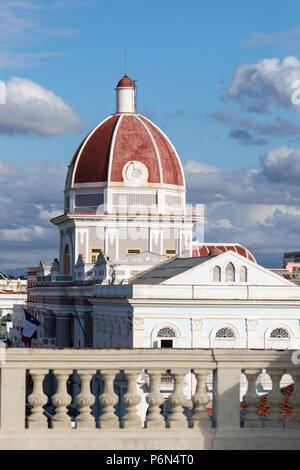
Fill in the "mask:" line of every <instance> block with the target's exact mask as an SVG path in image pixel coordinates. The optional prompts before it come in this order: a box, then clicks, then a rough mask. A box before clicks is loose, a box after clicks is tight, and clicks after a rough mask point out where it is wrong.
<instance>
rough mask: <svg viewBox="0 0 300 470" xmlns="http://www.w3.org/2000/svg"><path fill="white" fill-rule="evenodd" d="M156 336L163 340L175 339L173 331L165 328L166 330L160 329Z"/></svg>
mask: <svg viewBox="0 0 300 470" xmlns="http://www.w3.org/2000/svg"><path fill="white" fill-rule="evenodd" d="M157 336H158V337H159V336H160V337H163V338H175V337H176V334H175V331H174V330H173V329H172V328H169V327H166V328H161V329H160V330H159V332H158V333H157Z"/></svg>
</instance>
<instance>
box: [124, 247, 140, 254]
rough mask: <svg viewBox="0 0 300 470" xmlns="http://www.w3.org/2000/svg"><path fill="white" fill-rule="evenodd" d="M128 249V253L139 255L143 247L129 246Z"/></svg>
mask: <svg viewBox="0 0 300 470" xmlns="http://www.w3.org/2000/svg"><path fill="white" fill-rule="evenodd" d="M126 251H127V254H128V255H138V254H139V253H141V252H142V250H141V248H127V250H126Z"/></svg>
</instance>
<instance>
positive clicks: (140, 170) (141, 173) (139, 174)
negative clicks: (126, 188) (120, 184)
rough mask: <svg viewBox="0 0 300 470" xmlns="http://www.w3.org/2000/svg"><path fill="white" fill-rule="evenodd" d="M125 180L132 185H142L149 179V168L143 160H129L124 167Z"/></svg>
mask: <svg viewBox="0 0 300 470" xmlns="http://www.w3.org/2000/svg"><path fill="white" fill-rule="evenodd" d="M122 174H123V179H124V182H125V183H127V184H130V185H132V186H141V185H142V184H145V183H147V181H148V176H149V173H148V169H147V167H146V165H144V163H142V162H137V161H133V162H128V163H126V165H124V167H123V171H122Z"/></svg>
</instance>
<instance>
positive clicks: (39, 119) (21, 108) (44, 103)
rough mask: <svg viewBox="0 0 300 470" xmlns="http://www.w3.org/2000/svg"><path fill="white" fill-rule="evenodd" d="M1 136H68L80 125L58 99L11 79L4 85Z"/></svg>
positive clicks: (37, 85)
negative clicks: (4, 96)
mask: <svg viewBox="0 0 300 470" xmlns="http://www.w3.org/2000/svg"><path fill="white" fill-rule="evenodd" d="M1 107H2V112H1V113H0V133H1V134H17V133H20V134H24V133H25V134H37V135H40V136H50V135H61V134H72V133H76V132H79V131H80V130H82V128H83V121H82V120H81V119H80V118H79V117H78V116H77V114H76V113H75V111H74V110H73V109H72V108H71V107H70V106H69V105H67V104H66V103H65V102H64V101H63V100H62V98H60V97H59V96H57V95H55V94H54V93H53V92H52V91H49V90H46V89H45V88H43V87H42V86H40V85H39V84H37V83H34V82H32V81H31V80H26V79H24V78H19V77H11V78H10V79H9V81H8V82H7V83H6V104H3V105H1Z"/></svg>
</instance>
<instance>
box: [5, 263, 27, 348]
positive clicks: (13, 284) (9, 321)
mask: <svg viewBox="0 0 300 470" xmlns="http://www.w3.org/2000/svg"><path fill="white" fill-rule="evenodd" d="M26 298H27V281H26V280H22V279H10V278H9V276H7V275H6V274H4V273H3V272H2V271H1V272H0V339H1V341H2V342H7V340H8V338H10V330H11V329H12V328H13V314H14V311H16V308H17V309H18V308H20V307H21V306H24V307H25V305H26Z"/></svg>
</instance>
